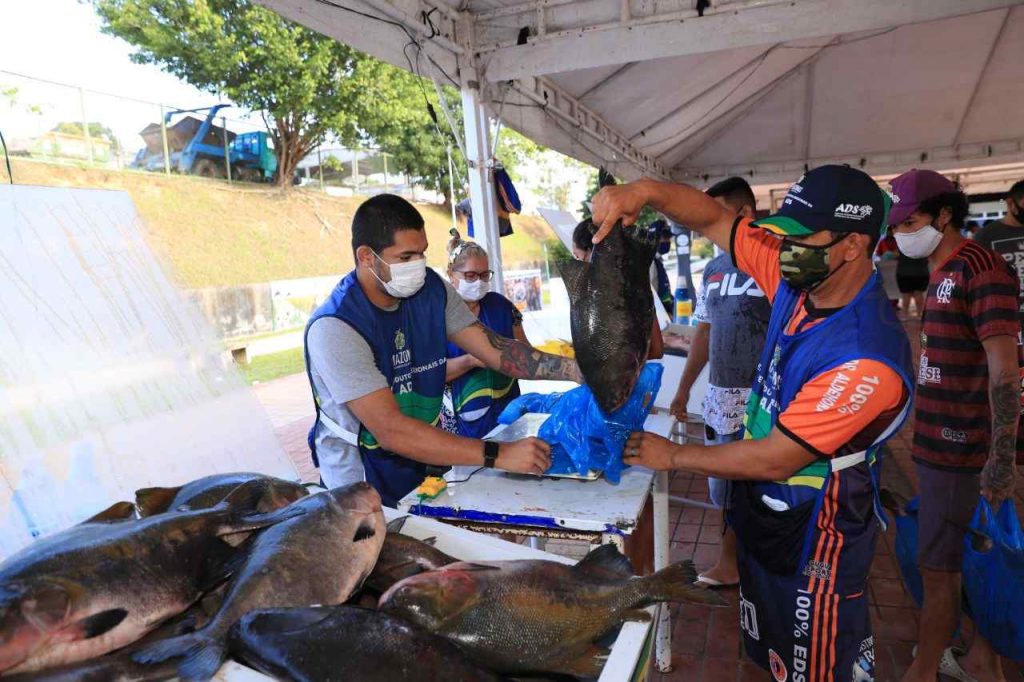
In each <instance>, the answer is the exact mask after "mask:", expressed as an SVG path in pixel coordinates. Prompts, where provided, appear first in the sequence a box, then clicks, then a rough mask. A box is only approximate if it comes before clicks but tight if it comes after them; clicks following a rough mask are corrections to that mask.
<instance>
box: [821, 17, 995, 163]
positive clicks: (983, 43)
mask: <svg viewBox="0 0 1024 682" xmlns="http://www.w3.org/2000/svg"><path fill="white" fill-rule="evenodd" d="M1002 14H1003V13H1002V12H1001V11H997V12H989V13H985V14H975V15H971V16H966V17H960V18H958V19H953V20H946V21H939V22H932V23H928V24H915V25H913V26H906V27H903V28H900V29H897V30H896V31H893V32H891V33H888V34H886V35H882V36H878V37H877V38H873V39H871V40H864V41H860V42H856V43H852V44H849V45H841V46H838V47H835V48H832V49H830V50H828V51H827V52H826V54H825V55H823V56H822V58H821V59H820V60H819V61H818V63H817V64H816V65H815V83H814V93H815V103H814V122H813V131H812V136H811V156H818V157H827V156H833V155H836V156H838V155H847V154H860V153H867V152H882V151H898V150H903V149H916V148H922V147H929V146H941V145H948V144H951V143H952V141H953V137H954V136H955V134H956V129H957V127H958V125H959V122H960V118H961V116H962V114H963V110H964V106H965V103H966V100H967V98H969V97H970V95H971V91H972V89H973V86H974V82H975V80H976V78H977V75H978V72H979V71H980V70H981V67H982V64H983V63H984V61H985V58H986V56H987V46H988V45H990V44H991V42H992V38H993V36H994V34H995V32H996V31H997V30H998V29H999V25H1000V24H1001V22H1002ZM949 36H956V40H955V44H956V45H957V46H962V47H961V48H960V49H950V45H949V38H948V37H949ZM967 46H971V47H967Z"/></svg>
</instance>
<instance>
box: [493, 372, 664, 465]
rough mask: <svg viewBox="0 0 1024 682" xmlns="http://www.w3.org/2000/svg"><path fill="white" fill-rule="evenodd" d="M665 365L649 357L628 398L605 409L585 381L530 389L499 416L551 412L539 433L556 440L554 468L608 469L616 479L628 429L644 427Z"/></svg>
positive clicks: (510, 417) (505, 418)
mask: <svg viewBox="0 0 1024 682" xmlns="http://www.w3.org/2000/svg"><path fill="white" fill-rule="evenodd" d="M663 371H664V367H663V366H662V365H660V364H656V363H648V364H647V365H645V366H644V368H643V370H641V372H640V377H639V378H638V379H637V382H636V386H634V387H633V393H632V394H630V397H629V400H627V401H626V404H625V405H623V406H622V407H620V408H619V409H618V410H616V411H615V412H612V413H611V414H605V413H604V412H602V411H601V408H600V407H598V405H597V401H596V400H594V394H593V393H592V392H591V391H590V389H589V388H587V387H586V386H580V387H579V388H574V389H572V390H571V391H566V392H565V393H556V394H551V395H540V394H537V393H529V394H526V395H523V396H520V397H518V398H516V399H515V400H513V401H512V402H511V403H509V404H508V406H507V407H506V408H505V410H504V411H503V412H502V413H501V415H500V416H499V417H498V422H499V423H501V424H511V423H512V422H514V421H515V420H516V419H519V418H520V417H522V416H523V415H524V414H526V413H528V412H533V413H538V412H540V413H545V412H546V413H550V414H551V416H550V417H548V419H547V421H545V422H544V424H543V425H542V426H541V427H540V431H539V433H538V434H537V437H538V438H540V439H541V440H543V441H544V442H546V443H548V444H549V445H550V446H551V467H550V468H549V469H548V471H547V473H549V474H569V473H576V474H580V475H584V476H585V475H586V474H587V473H589V472H590V471H592V470H596V471H603V472H604V475H605V478H607V479H608V481H610V482H611V483H618V482H619V477H620V475H621V473H622V468H623V464H622V449H623V448H624V447H625V445H626V440H627V439H628V438H629V434H630V433H632V432H634V431H642V430H643V427H644V422H645V421H646V420H647V415H648V414H650V412H651V408H652V407H653V406H654V398H655V396H657V395H658V389H659V388H660V387H661V374H662V372H663Z"/></svg>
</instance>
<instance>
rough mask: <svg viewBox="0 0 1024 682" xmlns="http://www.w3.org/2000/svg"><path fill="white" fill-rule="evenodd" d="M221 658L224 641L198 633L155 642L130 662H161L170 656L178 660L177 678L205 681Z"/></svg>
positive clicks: (134, 655) (219, 663)
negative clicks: (179, 660)
mask: <svg viewBox="0 0 1024 682" xmlns="http://www.w3.org/2000/svg"><path fill="white" fill-rule="evenodd" d="M225 657H226V652H225V647H224V644H223V643H222V642H219V641H216V640H213V639H210V638H209V637H206V636H205V635H203V634H202V632H192V633H189V634H187V635H182V636H180V637H173V638H171V639H165V640H163V641H161V642H155V643H154V644H153V645H151V646H148V647H146V648H145V649H141V650H139V651H136V652H135V653H134V654H132V660H133V661H135V662H136V663H142V664H144V665H154V664H156V663H163V662H164V661H166V660H169V659H172V658H180V659H182V661H181V663H179V664H178V677H179V678H181V679H182V680H209V679H210V678H212V677H213V676H214V675H216V674H217V671H218V670H219V669H220V666H221V664H222V663H223V662H224V659H225Z"/></svg>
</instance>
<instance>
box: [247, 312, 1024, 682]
mask: <svg viewBox="0 0 1024 682" xmlns="http://www.w3.org/2000/svg"><path fill="white" fill-rule="evenodd" d="M906 326H907V332H908V336H909V337H910V338H911V340H912V342H913V344H914V346H915V355H916V346H917V343H916V342H917V339H918V337H919V334H918V328H917V325H916V323H913V322H910V323H907V325H906ZM254 390H255V391H256V394H257V396H258V397H259V399H260V401H261V402H262V403H263V405H264V407H265V408H266V409H267V412H268V414H269V415H270V418H271V421H272V423H273V425H274V428H275V429H276V431H277V433H278V437H279V438H280V440H281V443H282V445H283V446H284V448H285V450H286V451H287V452H288V454H289V455H290V456H291V457H292V459H293V460H294V461H295V463H296V466H297V467H298V468H299V471H300V473H301V474H302V476H303V478H304V480H316V479H317V476H316V470H315V469H314V468H313V467H312V464H311V463H310V461H309V451H308V448H307V446H306V432H307V431H308V429H309V425H310V424H311V422H312V412H313V410H312V398H311V397H310V393H309V386H308V384H307V383H306V378H305V376H304V375H301V374H300V375H295V376H292V377H286V378H283V379H278V380H276V381H273V382H270V383H268V384H263V385H260V386H256V387H255V388H254ZM911 434H912V425H911V424H910V423H909V422H908V424H907V425H906V426H905V427H904V428H903V430H902V431H901V432H900V433H899V434H898V435H897V436H896V437H895V438H894V439H893V440H892V441H890V448H891V450H892V455H893V456H892V457H891V458H890V459H889V460H888V461H887V462H886V463H885V467H884V470H883V485H885V487H888V488H892V489H894V490H896V491H898V492H901V493H904V494H907V493H909V494H910V495H913V494H914V491H915V490H916V489H917V480H916V476H915V474H914V470H913V464H912V462H911V461H910V443H911ZM671 490H672V493H673V494H675V495H680V496H684V497H689V498H692V499H696V500H701V501H707V499H708V498H707V493H708V489H707V481H706V480H704V479H701V478H697V477H694V476H691V475H689V474H681V473H680V474H675V475H673V477H672V479H671ZM1016 497H1017V501H1018V509H1020V510H1024V480H1019V481H1018V486H1017V495H1016ZM670 522H671V524H672V530H673V533H672V559H673V560H680V559H686V558H692V559H693V561H694V563H695V564H696V566H697V569H698V570H704V569H707V568H709V567H710V566H711V565H712V564H713V563H714V561H715V559H716V557H717V554H718V545H719V537H720V536H719V522H720V520H719V514H718V513H717V512H713V511H705V510H703V509H699V508H696V507H683V506H679V505H675V504H673V505H672V507H671V510H670ZM894 539H895V529H894V527H893V524H890V529H889V531H888V532H887V533H885V535H884V536H883V537H882V539H881V541H880V542H879V543H878V548H877V551H876V554H875V560H874V563H873V564H872V567H871V577H870V580H869V590H870V597H871V600H870V603H871V608H872V622H873V627H874V635H875V644H876V652H875V655H876V660H877V677H876V679H877V680H878V682H898V680H899V678H900V676H902V674H903V672H904V671H905V670H906V668H907V666H908V665H909V663H910V660H911V649H912V647H913V644H914V642H915V641H916V638H917V627H918V613H917V610H916V609H915V608H914V605H913V602H912V601H911V599H910V597H909V595H908V594H907V592H906V591H905V590H904V588H903V583H902V581H901V580H900V577H899V571H898V569H897V567H896V562H895V558H894V555H893V542H894ZM548 549H556V548H555V547H552V546H549V547H548ZM724 594H725V595H726V596H727V597H728V598H729V599H730V601H731V602H732V603H733V604H734V606H732V607H730V608H726V609H708V608H706V607H698V606H682V605H681V606H677V607H674V608H673V665H674V670H673V672H672V673H669V674H666V675H660V674H656V675H655V676H654V680H656V681H658V682H669V681H672V682H676V681H678V682H754V681H757V682H769V681H770V680H772V677H771V675H769V674H768V673H766V672H765V671H763V670H761V669H760V668H758V667H757V666H755V665H753V664H751V663H750V662H749V661H744V660H743V659H742V657H741V654H740V638H739V627H738V622H739V611H738V608H737V607H736V606H735V604H737V602H738V590H736V589H732V590H726V591H725V592H724ZM1006 672H1007V679H1008V680H1012V681H1013V682H1024V672H1022V670H1021V668H1019V667H1018V665H1017V664H1014V663H1008V665H1007V671H1006Z"/></svg>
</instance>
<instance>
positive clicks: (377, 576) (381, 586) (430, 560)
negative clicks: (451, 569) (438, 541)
mask: <svg viewBox="0 0 1024 682" xmlns="http://www.w3.org/2000/svg"><path fill="white" fill-rule="evenodd" d="M407 518H409V517H407V516H403V517H401V518H398V519H395V520H394V521H391V522H390V523H389V524H388V532H387V536H386V537H385V538H384V545H383V546H382V547H381V548H380V556H379V557H378V558H377V564H376V565H375V566H374V567H373V572H372V573H370V575H369V577H368V578H367V579H366V586H367V587H368V588H370V589H372V590H375V591H376V592H377V593H378V594H383V593H384V592H387V590H388V588H390V587H391V586H392V585H394V584H395V583H397V582H398V581H399V580H403V579H405V578H408V577H409V576H411V575H416V574H417V573H423V572H425V571H433V570H436V569H438V568H441V567H442V566H447V565H448V564H454V563H455V562H456V561H458V559H456V558H455V557H452V556H448V555H447V554H445V553H444V552H442V551H441V550H439V549H437V548H436V547H434V538H427V539H426V540H417V539H416V538H414V537H410V536H408V535H402V533H401V532H400V531H401V530H402V526H403V525H404V524H405V520H406V519H407Z"/></svg>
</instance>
